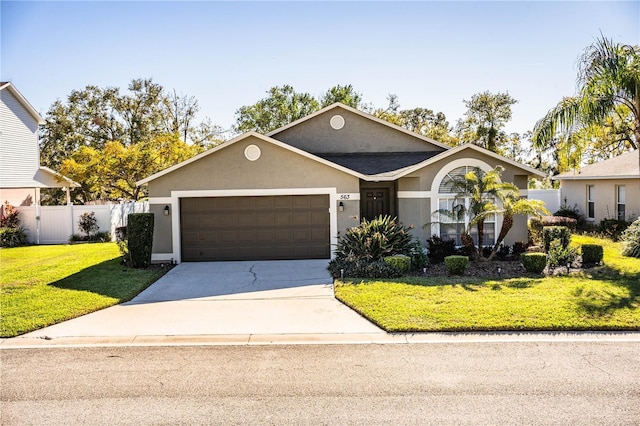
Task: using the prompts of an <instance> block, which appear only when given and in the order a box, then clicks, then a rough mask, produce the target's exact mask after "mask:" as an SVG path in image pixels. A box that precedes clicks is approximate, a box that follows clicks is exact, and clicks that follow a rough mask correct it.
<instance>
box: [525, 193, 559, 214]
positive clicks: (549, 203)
mask: <svg viewBox="0 0 640 426" xmlns="http://www.w3.org/2000/svg"><path fill="white" fill-rule="evenodd" d="M527 198H528V199H530V200H541V201H544V203H545V207H546V208H547V210H549V211H550V212H551V214H553V212H555V211H558V210H559V209H560V205H561V204H562V201H561V200H560V190H559V189H530V190H529V191H527Z"/></svg>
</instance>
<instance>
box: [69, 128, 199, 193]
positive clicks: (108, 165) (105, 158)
mask: <svg viewBox="0 0 640 426" xmlns="http://www.w3.org/2000/svg"><path fill="white" fill-rule="evenodd" d="M201 151H202V149H201V148H199V147H197V146H194V145H189V144H187V143H185V142H183V141H182V140H180V138H179V136H178V135H177V134H175V133H174V134H163V135H159V136H156V137H154V138H152V139H150V140H148V141H144V142H139V143H136V144H129V145H125V144H123V143H122V142H120V141H110V142H107V143H106V144H105V145H104V147H102V148H94V147H90V146H82V147H80V148H79V149H78V150H77V151H76V152H74V153H73V155H72V156H71V157H70V158H68V159H66V160H64V161H63V162H62V164H61V166H60V171H61V173H62V174H64V175H66V176H68V177H70V178H71V179H73V180H75V181H77V182H79V183H80V184H81V187H80V188H77V189H76V192H77V194H76V196H77V197H78V198H80V200H81V201H82V202H84V203H86V202H88V201H93V200H96V199H106V200H116V199H120V198H125V199H130V200H139V199H141V198H143V197H145V196H146V192H145V191H146V189H145V188H144V187H139V186H136V182H137V181H139V180H141V179H144V178H145V177H148V176H150V175H152V174H154V173H157V172H159V171H161V170H164V169H166V168H167V167H170V166H172V165H174V164H177V163H179V162H181V161H184V160H187V159H189V158H191V157H193V156H194V155H196V154H197V153H199V152H201Z"/></svg>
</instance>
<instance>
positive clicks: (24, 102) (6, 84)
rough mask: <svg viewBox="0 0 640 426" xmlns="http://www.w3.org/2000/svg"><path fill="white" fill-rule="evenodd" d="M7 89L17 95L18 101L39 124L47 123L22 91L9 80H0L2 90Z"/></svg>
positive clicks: (14, 95)
mask: <svg viewBox="0 0 640 426" xmlns="http://www.w3.org/2000/svg"><path fill="white" fill-rule="evenodd" d="M5 89H6V90H7V91H8V92H9V93H11V94H12V95H13V97H15V98H16V99H17V100H18V102H20V105H22V106H23V107H24V109H26V110H27V112H29V114H30V115H31V116H32V117H33V118H34V119H35V120H36V121H37V122H38V124H44V123H45V121H44V119H43V118H42V117H41V116H40V114H38V111H36V109H35V108H34V107H33V106H32V105H31V104H30V103H29V101H27V98H25V97H24V96H22V93H20V92H19V91H18V89H16V87H15V86H14V85H13V84H11V82H8V81H3V82H0V90H5Z"/></svg>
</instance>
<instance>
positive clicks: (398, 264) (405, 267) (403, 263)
mask: <svg viewBox="0 0 640 426" xmlns="http://www.w3.org/2000/svg"><path fill="white" fill-rule="evenodd" d="M383 260H384V263H386V264H387V265H391V266H393V267H394V268H396V269H397V270H399V271H400V272H401V273H402V274H403V275H404V274H406V273H407V272H409V270H410V269H411V258H410V257H409V256H406V255H404V254H396V255H395V256H388V257H385V258H384V259H383Z"/></svg>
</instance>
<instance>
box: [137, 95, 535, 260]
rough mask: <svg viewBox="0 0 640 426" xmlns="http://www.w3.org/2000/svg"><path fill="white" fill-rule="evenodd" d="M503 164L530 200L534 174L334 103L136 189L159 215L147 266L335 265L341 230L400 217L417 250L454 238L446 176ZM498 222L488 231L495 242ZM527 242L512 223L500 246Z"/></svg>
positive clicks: (522, 221)
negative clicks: (440, 215) (441, 217)
mask: <svg viewBox="0 0 640 426" xmlns="http://www.w3.org/2000/svg"><path fill="white" fill-rule="evenodd" d="M497 165H502V166H503V167H504V168H505V171H504V173H503V175H502V178H503V179H504V180H506V181H510V182H513V183H515V184H516V185H517V186H518V187H519V188H520V189H521V192H522V195H524V196H526V191H527V180H528V178H529V177H542V176H544V175H543V174H542V173H541V172H539V171H537V170H534V169H532V168H530V167H528V166H525V165H523V164H520V163H517V162H515V161H512V160H509V159H507V158H504V157H501V156H499V155H497V154H495V153H493V152H491V151H487V150H485V149H483V148H480V147H478V146H476V145H472V144H466V145H462V146H458V147H455V148H452V147H450V146H447V145H444V144H442V143H439V142H437V141H435V140H433V139H430V138H427V137H424V136H421V135H419V134H416V133H414V132H411V131H408V130H406V129H404V128H401V127H399V126H396V125H393V124H390V123H388V122H386V121H384V120H381V119H378V118H376V117H373V116H371V115H368V114H365V113H363V112H361V111H358V110H356V109H354V108H351V107H348V106H345V105H343V104H340V103H336V104H333V105H330V106H328V107H325V108H323V109H321V110H319V111H317V112H315V113H313V114H310V115H308V116H306V117H304V118H302V119H299V120H297V121H295V122H293V123H290V124H288V125H286V126H284V127H281V128H279V129H277V130H274V131H272V132H270V133H268V134H266V135H262V134H259V133H256V132H249V133H245V134H243V135H240V136H238V137H236V138H234V139H232V140H230V141H227V142H225V143H223V144H222V145H219V146H217V147H215V148H213V149H210V150H208V151H206V152H203V153H201V154H199V155H197V156H195V157H193V158H191V159H189V160H187V161H184V162H182V163H180V164H177V165H175V166H173V167H170V168H168V169H166V170H164V171H161V172H159V173H156V174H154V175H153V176H150V177H148V178H146V179H143V180H141V181H139V182H138V185H143V184H146V185H149V205H150V211H151V212H153V213H155V229H154V243H153V255H152V259H153V260H154V261H168V260H173V261H175V262H182V261H213V260H253V259H299V258H327V259H328V258H330V257H331V255H332V248H333V247H334V246H335V244H337V241H338V238H339V236H340V235H341V234H343V233H344V232H345V230H346V229H348V228H350V227H352V226H355V225H357V224H359V222H360V221H361V219H363V218H367V219H371V218H373V217H376V216H378V215H381V214H383V215H386V214H388V215H392V216H396V217H398V219H399V221H400V222H401V223H403V224H404V225H405V226H413V230H412V232H413V233H414V235H415V236H416V237H417V238H419V240H420V241H421V243H422V244H423V245H424V244H425V241H426V239H427V238H429V237H430V236H431V235H433V234H435V235H442V236H448V237H451V238H456V239H459V236H460V235H459V233H460V226H459V224H456V223H447V224H439V223H437V222H438V221H437V220H436V219H434V215H433V214H434V212H435V211H437V210H438V209H440V208H447V207H451V204H452V202H453V197H454V196H455V194H452V191H451V185H450V176H452V175H459V174H464V173H465V172H466V171H468V170H470V169H472V168H474V167H480V168H481V169H483V170H485V171H487V170H490V169H492V168H494V167H495V166H497ZM500 225H501V221H500V217H494V218H490V219H489V220H488V221H487V224H486V225H485V232H486V237H485V238H486V239H485V244H491V243H492V242H493V241H494V239H495V237H496V233H497V230H499V228H500ZM526 239H527V228H526V218H524V217H523V218H518V220H517V221H516V224H515V227H514V229H513V230H512V232H511V233H510V234H509V240H508V241H507V243H509V244H512V243H513V242H515V241H521V240H526Z"/></svg>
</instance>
